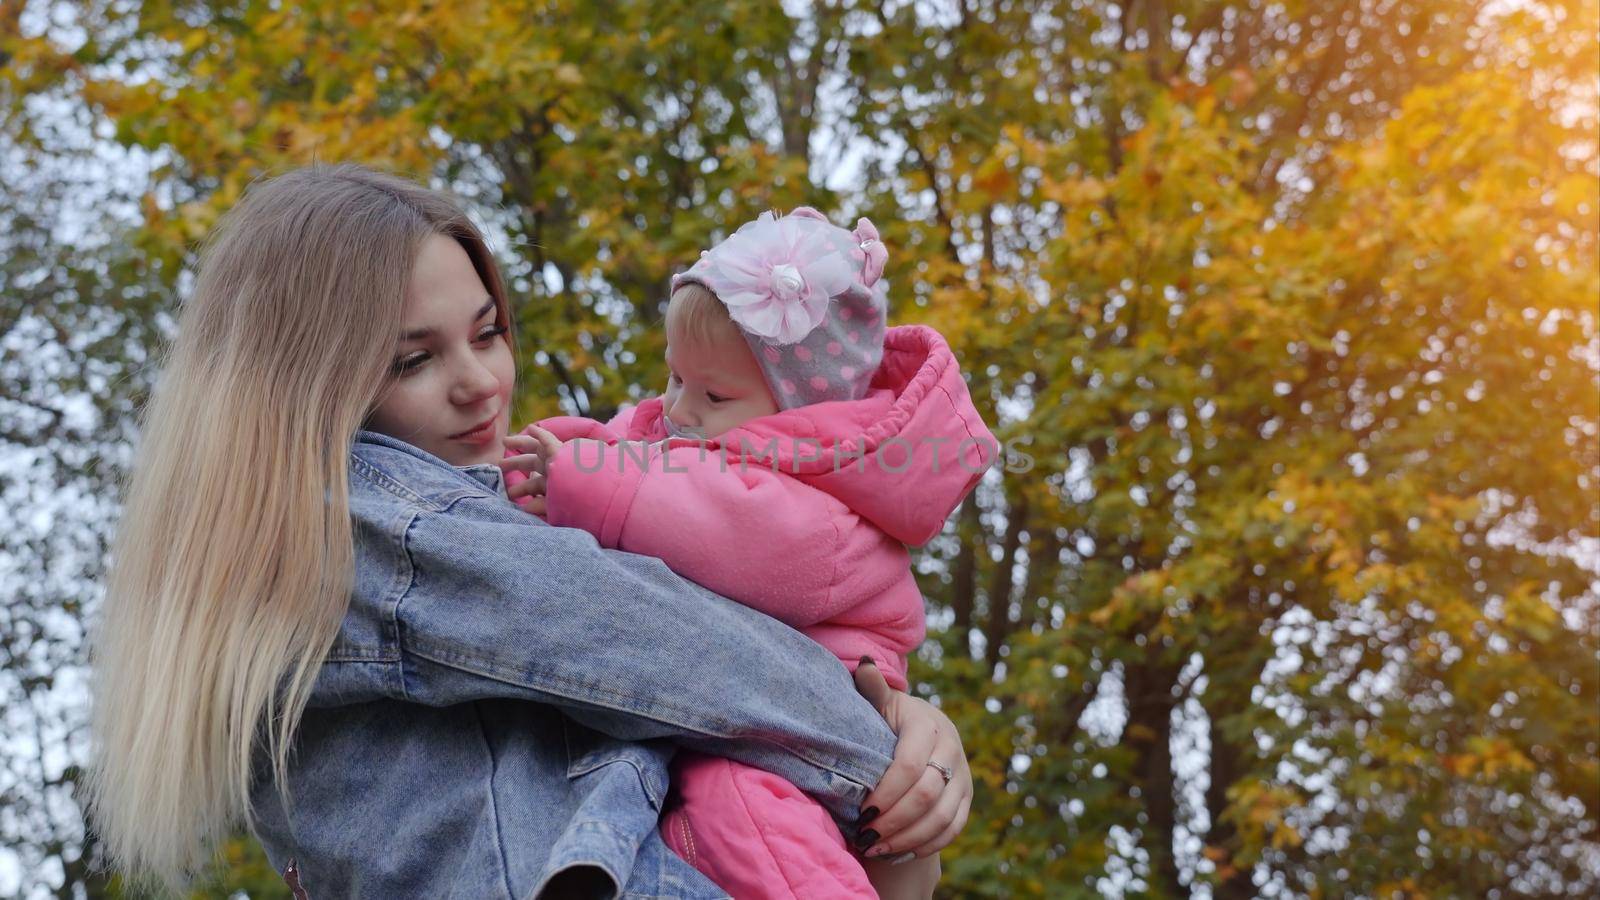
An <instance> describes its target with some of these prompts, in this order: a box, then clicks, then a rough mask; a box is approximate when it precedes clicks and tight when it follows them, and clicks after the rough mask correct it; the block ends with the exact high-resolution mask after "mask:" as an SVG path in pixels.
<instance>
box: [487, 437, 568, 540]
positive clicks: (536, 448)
mask: <svg viewBox="0 0 1600 900" xmlns="http://www.w3.org/2000/svg"><path fill="white" fill-rule="evenodd" d="M506 449H507V450H510V451H511V452H512V453H513V454H514V455H512V456H508V457H506V458H505V459H502V460H500V471H502V472H506V473H510V472H521V473H523V474H524V475H527V476H528V477H527V480H525V481H522V482H520V483H518V484H514V485H511V486H510V487H508V488H507V489H506V496H507V497H509V498H511V501H512V502H513V503H515V504H517V505H518V506H520V507H522V508H523V509H525V510H527V511H528V512H531V513H533V514H534V515H536V516H539V517H540V518H543V517H544V515H545V512H546V502H545V490H546V487H547V480H548V475H547V473H548V472H549V469H550V461H551V460H553V459H555V456H556V454H557V453H559V452H561V439H560V438H558V437H556V436H555V435H553V434H551V433H550V432H548V431H546V430H544V429H543V428H540V427H539V426H537V425H529V426H528V427H527V428H525V429H523V431H522V433H521V434H513V435H508V436H507V437H506Z"/></svg>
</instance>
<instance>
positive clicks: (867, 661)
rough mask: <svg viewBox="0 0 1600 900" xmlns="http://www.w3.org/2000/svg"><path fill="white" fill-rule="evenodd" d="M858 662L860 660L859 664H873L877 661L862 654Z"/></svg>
mask: <svg viewBox="0 0 1600 900" xmlns="http://www.w3.org/2000/svg"><path fill="white" fill-rule="evenodd" d="M858 662H860V664H861V665H863V666H875V665H877V662H875V661H874V660H873V659H872V657H870V656H863V657H861V659H860V660H858Z"/></svg>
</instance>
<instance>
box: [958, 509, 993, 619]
mask: <svg viewBox="0 0 1600 900" xmlns="http://www.w3.org/2000/svg"><path fill="white" fill-rule="evenodd" d="M978 513H979V510H978V498H977V497H976V496H969V497H967V499H966V500H965V501H963V502H962V504H961V520H960V525H959V526H958V527H957V529H956V535H957V536H958V537H959V538H960V539H961V550H960V551H959V552H957V553H956V570H955V584H954V585H953V590H952V592H951V599H950V608H951V609H952V610H953V611H954V612H955V614H956V625H955V627H956V631H957V632H958V633H959V634H960V635H961V636H962V639H963V640H965V639H966V635H967V633H968V632H969V631H971V629H972V607H973V604H974V602H975V598H976V597H977V593H978V550H979V548H987V546H988V542H987V541H985V540H984V537H983V520H982V519H981V518H980V517H979V515H978Z"/></svg>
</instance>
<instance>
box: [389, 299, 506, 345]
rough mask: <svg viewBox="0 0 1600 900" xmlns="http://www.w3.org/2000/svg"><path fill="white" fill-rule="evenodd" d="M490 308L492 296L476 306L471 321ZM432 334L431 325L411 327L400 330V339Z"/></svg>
mask: <svg viewBox="0 0 1600 900" xmlns="http://www.w3.org/2000/svg"><path fill="white" fill-rule="evenodd" d="M491 309H494V298H493V297H490V298H489V299H488V300H487V301H486V302H485V303H484V304H483V305H482V306H480V307H478V311H477V312H475V313H473V314H472V321H474V322H476V321H478V320H479V319H481V318H483V316H484V314H485V313H487V312H488V311H489V310H491ZM432 334H433V329H432V328H431V327H430V328H413V329H411V330H410V331H405V332H401V334H400V340H402V341H420V340H422V339H424V338H427V337H430V336H431V335H432Z"/></svg>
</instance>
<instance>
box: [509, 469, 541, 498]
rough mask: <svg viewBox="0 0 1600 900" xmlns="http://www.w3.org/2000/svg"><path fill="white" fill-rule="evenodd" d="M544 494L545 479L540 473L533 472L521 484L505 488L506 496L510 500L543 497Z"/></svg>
mask: <svg viewBox="0 0 1600 900" xmlns="http://www.w3.org/2000/svg"><path fill="white" fill-rule="evenodd" d="M544 494H545V477H544V475H543V473H540V472H534V473H533V474H531V475H529V476H528V477H527V478H526V479H525V480H523V481H522V482H520V483H518V484H513V485H512V486H511V487H509V488H506V496H507V497H508V498H510V499H512V500H517V499H520V498H522V497H543V496H544Z"/></svg>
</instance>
